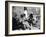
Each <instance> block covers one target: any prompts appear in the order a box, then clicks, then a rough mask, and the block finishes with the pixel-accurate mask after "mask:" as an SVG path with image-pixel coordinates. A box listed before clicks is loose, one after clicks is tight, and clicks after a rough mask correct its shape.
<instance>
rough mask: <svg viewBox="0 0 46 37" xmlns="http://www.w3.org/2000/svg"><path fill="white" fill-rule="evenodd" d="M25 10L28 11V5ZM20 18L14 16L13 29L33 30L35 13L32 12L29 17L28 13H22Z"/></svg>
mask: <svg viewBox="0 0 46 37" xmlns="http://www.w3.org/2000/svg"><path fill="white" fill-rule="evenodd" d="M24 11H27V8H26V7H24ZM20 18H21V19H18V18H17V17H12V24H13V25H12V30H20V29H22V30H26V29H30V30H31V25H34V24H33V21H34V19H33V14H30V15H29V16H28V17H27V16H26V14H21V15H20Z"/></svg>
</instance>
